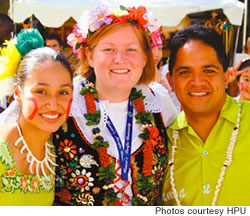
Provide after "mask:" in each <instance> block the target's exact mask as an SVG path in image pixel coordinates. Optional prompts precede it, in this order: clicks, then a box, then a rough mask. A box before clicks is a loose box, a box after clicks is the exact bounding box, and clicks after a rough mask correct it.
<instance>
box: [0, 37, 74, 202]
mask: <svg viewBox="0 0 250 216" xmlns="http://www.w3.org/2000/svg"><path fill="white" fill-rule="evenodd" d="M33 39H34V38H33ZM72 92H73V87H72V71H71V69H70V66H69V63H68V62H67V60H66V59H65V58H64V57H63V56H62V55H61V54H59V53H58V52H56V51H55V50H53V49H51V48H47V47H44V48H38V49H34V50H32V51H30V52H28V54H26V55H25V56H24V58H23V59H22V61H21V62H20V64H19V66H18V69H17V73H16V83H15V84H14V94H15V101H14V102H13V104H11V106H10V107H9V108H8V109H7V110H6V111H4V112H3V113H2V114H1V115H0V121H1V124H3V123H2V122H4V118H5V117H6V113H5V112H9V113H10V112H11V111H9V109H10V110H12V108H11V107H12V106H15V104H19V105H18V106H19V107H20V112H19V114H18V115H17V116H18V118H17V120H16V122H14V123H10V124H7V123H6V124H4V125H3V126H1V127H0V205H52V203H53V200H54V174H55V173H54V168H55V166H56V164H55V154H54V147H53V145H52V143H51V141H50V135H51V133H53V132H55V131H56V130H57V129H58V128H59V127H60V126H61V125H62V124H63V123H64V122H65V121H66V119H67V117H68V115H69V110H70V106H71V102H72ZM8 117H9V116H8V115H7V119H8ZM10 119H11V118H10Z"/></svg>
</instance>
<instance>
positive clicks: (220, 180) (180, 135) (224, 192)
mask: <svg viewBox="0 0 250 216" xmlns="http://www.w3.org/2000/svg"><path fill="white" fill-rule="evenodd" d="M169 47H170V51H171V55H170V61H169V70H170V74H171V77H170V83H171V85H172V88H173V89H174V90H175V92H176V95H177V97H178V99H179V101H180V102H181V104H182V107H183V112H181V113H180V115H179V116H178V117H177V119H176V120H175V122H174V123H173V124H172V125H171V126H170V127H169V128H168V137H169V139H170V143H171V147H170V153H169V165H170V166H169V170H168V172H167V175H166V179H165V182H164V188H163V202H164V204H165V205H199V206H202V205H206V206H208V205H250V199H249V191H250V184H249V182H250V172H248V171H247V170H250V157H249V155H250V141H249V140H250V127H249V121H250V113H249V110H250V103H248V102H241V103H240V104H238V103H236V102H235V101H234V100H233V99H232V98H231V97H230V96H227V95H226V93H225V78H224V72H225V71H226V70H227V68H228V65H227V62H228V61H227V57H226V54H225V50H224V46H223V42H222V40H221V37H220V36H219V35H218V34H217V32H216V31H215V30H213V29H210V28H206V27H204V26H199V25H193V26H191V27H188V28H186V29H183V30H182V31H180V32H178V33H176V34H175V35H174V36H173V37H172V38H171V40H170V43H169Z"/></svg>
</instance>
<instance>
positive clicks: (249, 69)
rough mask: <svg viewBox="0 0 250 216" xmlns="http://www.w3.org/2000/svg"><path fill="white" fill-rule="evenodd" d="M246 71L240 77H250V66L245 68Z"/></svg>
mask: <svg viewBox="0 0 250 216" xmlns="http://www.w3.org/2000/svg"><path fill="white" fill-rule="evenodd" d="M247 69H248V70H247V71H246V72H244V73H243V74H242V75H241V77H250V66H249V67H247Z"/></svg>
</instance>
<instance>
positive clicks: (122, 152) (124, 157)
mask: <svg viewBox="0 0 250 216" xmlns="http://www.w3.org/2000/svg"><path fill="white" fill-rule="evenodd" d="M107 128H108V130H109V132H110V133H111V135H112V137H113V139H114V141H115V143H116V146H117V149H118V152H119V160H120V163H121V170H122V171H121V173H122V180H128V170H129V166H130V155H131V143H132V129H133V103H132V101H131V100H129V101H128V114H127V124H126V134H125V143H124V149H123V146H122V142H121V139H120V136H119V134H118V132H117V130H116V129H115V126H114V125H113V123H112V121H111V119H110V118H109V117H108V119H107Z"/></svg>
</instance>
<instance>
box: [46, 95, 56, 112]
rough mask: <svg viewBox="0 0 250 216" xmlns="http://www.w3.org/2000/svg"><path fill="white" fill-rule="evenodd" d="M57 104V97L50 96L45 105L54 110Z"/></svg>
mask: <svg viewBox="0 0 250 216" xmlns="http://www.w3.org/2000/svg"><path fill="white" fill-rule="evenodd" d="M57 106H58V99H57V97H56V96H51V97H50V98H49V99H48V102H47V107H48V108H49V109H50V111H56V110H57Z"/></svg>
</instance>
